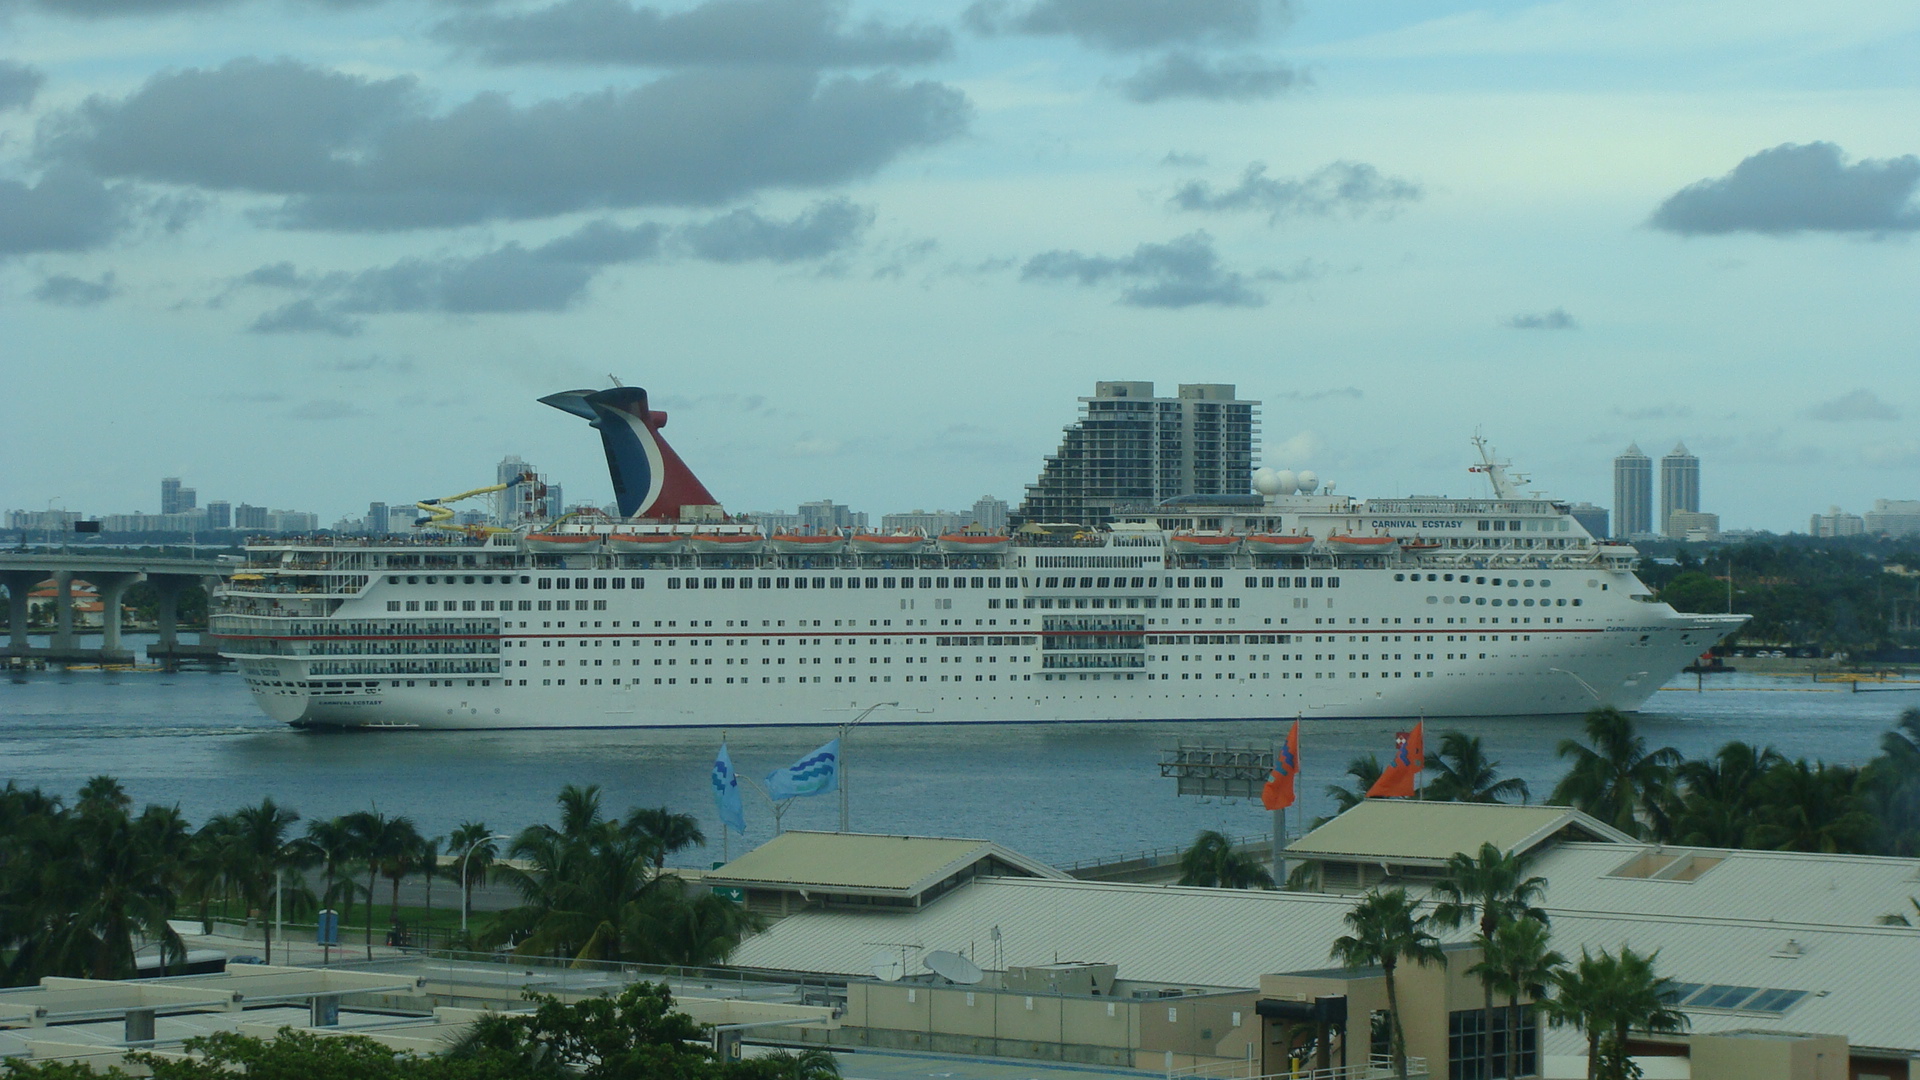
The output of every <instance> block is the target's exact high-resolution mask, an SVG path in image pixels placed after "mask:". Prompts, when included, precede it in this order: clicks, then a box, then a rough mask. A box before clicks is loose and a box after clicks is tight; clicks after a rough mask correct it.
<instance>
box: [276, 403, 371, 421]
mask: <svg viewBox="0 0 1920 1080" xmlns="http://www.w3.org/2000/svg"><path fill="white" fill-rule="evenodd" d="M287 415H288V416H291V417H293V418H294V419H296V420H347V419H350V418H352V417H356V416H365V415H367V411H366V410H365V409H362V408H361V407H360V406H358V405H355V404H353V403H352V402H350V401H339V400H337V399H334V398H318V399H315V400H313V401H308V402H304V403H302V404H300V405H299V406H297V407H295V408H294V409H293V410H292V411H291V412H289V413H288V414H287Z"/></svg>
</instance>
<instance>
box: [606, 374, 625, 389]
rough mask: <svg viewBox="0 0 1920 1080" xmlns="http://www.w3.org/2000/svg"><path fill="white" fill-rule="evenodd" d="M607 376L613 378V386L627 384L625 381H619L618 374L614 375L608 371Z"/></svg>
mask: <svg viewBox="0 0 1920 1080" xmlns="http://www.w3.org/2000/svg"><path fill="white" fill-rule="evenodd" d="M607 378H609V379H612V380H613V385H615V386H625V385H627V384H626V383H623V382H621V381H620V376H618V375H615V374H613V373H612V372H608V373H607Z"/></svg>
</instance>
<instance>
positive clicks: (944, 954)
mask: <svg viewBox="0 0 1920 1080" xmlns="http://www.w3.org/2000/svg"><path fill="white" fill-rule="evenodd" d="M921 963H923V964H925V965H927V970H928V971H931V972H933V973H934V974H935V975H938V976H940V977H941V978H943V979H945V980H947V981H948V982H950V983H959V984H960V985H961V986H972V985H973V984H975V983H977V982H979V981H980V980H981V979H984V978H986V973H985V972H983V971H981V970H980V966H979V965H978V964H975V963H974V962H973V961H971V960H969V959H967V958H966V957H964V956H961V955H960V954H959V953H957V952H948V951H947V950H945V949H936V950H935V951H933V952H930V953H928V954H927V955H926V958H925V959H924V960H922V961H921Z"/></svg>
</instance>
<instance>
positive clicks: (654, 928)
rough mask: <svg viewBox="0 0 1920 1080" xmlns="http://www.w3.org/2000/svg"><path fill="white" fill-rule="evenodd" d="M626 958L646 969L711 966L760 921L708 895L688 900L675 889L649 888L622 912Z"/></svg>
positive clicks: (762, 924)
mask: <svg viewBox="0 0 1920 1080" xmlns="http://www.w3.org/2000/svg"><path fill="white" fill-rule="evenodd" d="M626 917H627V919H628V922H627V925H626V926H625V927H624V928H623V940H624V941H625V942H627V952H628V955H629V956H630V957H631V958H633V959H636V960H639V961H641V962H643V963H648V964H662V965H678V966H682V967H717V966H719V965H721V964H724V963H726V960H727V957H728V956H731V955H732V954H733V950H735V949H737V948H739V947H740V942H742V941H744V940H745V939H746V938H747V936H748V935H749V934H753V933H755V932H757V931H759V930H761V929H763V928H764V927H765V926H766V921H765V920H764V919H762V918H761V917H760V916H758V915H756V914H754V913H753V912H750V911H748V910H747V908H746V905H744V904H736V903H734V902H733V901H731V900H728V899H725V898H724V897H721V896H717V895H715V894H714V893H712V892H702V893H700V894H699V895H697V896H695V897H693V898H692V899H688V898H687V897H686V894H685V892H684V891H683V890H681V889H680V888H679V887H677V886H676V887H673V888H656V889H649V890H647V892H646V893H645V894H643V897H642V899H641V901H640V902H639V903H635V904H630V905H628V906H627V908H626Z"/></svg>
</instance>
